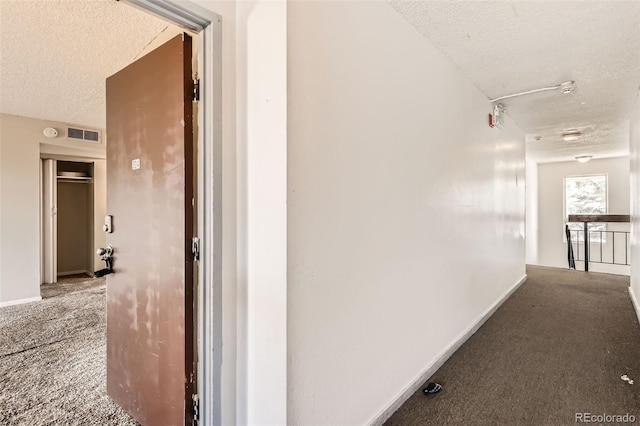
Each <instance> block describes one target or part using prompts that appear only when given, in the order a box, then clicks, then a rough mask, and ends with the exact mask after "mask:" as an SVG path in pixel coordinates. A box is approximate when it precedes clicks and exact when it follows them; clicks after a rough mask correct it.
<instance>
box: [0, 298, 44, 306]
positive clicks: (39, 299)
mask: <svg viewBox="0 0 640 426" xmlns="http://www.w3.org/2000/svg"><path fill="white" fill-rule="evenodd" d="M41 300H42V297H40V296H38V297H29V298H27V299H18V300H10V301H8V302H0V308H4V307H7V306H14V305H22V304H23V303H31V302H39V301H41Z"/></svg>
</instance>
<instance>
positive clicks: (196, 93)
mask: <svg viewBox="0 0 640 426" xmlns="http://www.w3.org/2000/svg"><path fill="white" fill-rule="evenodd" d="M191 100H192V101H194V102H198V101H199V100H200V79H199V78H197V79H195V80H193V97H192V99H191Z"/></svg>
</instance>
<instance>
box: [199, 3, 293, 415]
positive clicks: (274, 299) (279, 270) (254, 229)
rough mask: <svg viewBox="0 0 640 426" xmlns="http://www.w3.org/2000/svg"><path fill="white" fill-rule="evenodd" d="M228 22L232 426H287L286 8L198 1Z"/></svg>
mask: <svg viewBox="0 0 640 426" xmlns="http://www.w3.org/2000/svg"><path fill="white" fill-rule="evenodd" d="M195 3H198V4H199V5H201V6H203V7H205V8H207V9H209V10H211V11H213V12H215V13H217V14H219V15H220V16H221V17H222V43H223V44H222V70H221V71H222V106H223V113H222V144H223V146H222V163H223V164H222V198H223V201H222V226H223V229H222V240H223V241H222V251H223V253H222V289H221V294H220V298H221V300H222V372H221V384H220V386H221V388H220V395H221V407H220V411H221V413H220V419H221V423H222V424H224V425H232V424H233V425H235V424H237V425H246V424H252V425H253V424H255V425H266V424H285V423H286V415H287V409H286V402H287V401H286V380H287V376H286V374H287V371H286V355H287V353H286V326H287V324H286V303H287V299H286V285H287V281H286V254H285V253H286V214H287V211H286V189H287V187H286V164H287V159H286V155H287V154H286V122H287V116H286V105H287V85H286V76H287V56H286V49H287V38H286V31H287V29H286V16H287V2H286V1H285V0H279V1H273V0H247V1H242V2H231V1H210V0H195Z"/></svg>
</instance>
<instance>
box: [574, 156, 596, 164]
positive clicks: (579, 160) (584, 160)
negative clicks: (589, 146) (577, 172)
mask: <svg viewBox="0 0 640 426" xmlns="http://www.w3.org/2000/svg"><path fill="white" fill-rule="evenodd" d="M591 158H593V157H592V156H591V155H581V156H580V157H576V160H578V162H580V163H586V162H587V161H589V160H591Z"/></svg>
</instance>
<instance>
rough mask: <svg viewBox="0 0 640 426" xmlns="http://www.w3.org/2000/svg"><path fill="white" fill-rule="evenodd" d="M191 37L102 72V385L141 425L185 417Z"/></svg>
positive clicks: (189, 370) (189, 325) (189, 389)
mask: <svg viewBox="0 0 640 426" xmlns="http://www.w3.org/2000/svg"><path fill="white" fill-rule="evenodd" d="M192 81H193V80H192V71H191V39H190V37H189V36H187V35H186V34H185V35H182V36H178V37H176V38H174V39H172V40H170V41H169V42H167V43H166V44H164V45H162V46H161V47H159V48H157V49H156V50H154V51H152V52H151V53H149V54H147V55H146V56H143V57H142V58H140V59H138V60H137V61H135V62H134V63H133V64H131V65H129V66H128V67H126V68H124V69H123V70H121V71H120V72H118V73H117V74H114V75H113V76H111V77H109V78H108V79H107V135H108V142H107V214H108V215H111V216H112V230H111V233H109V234H107V244H111V245H112V246H113V270H114V273H113V274H110V275H108V276H107V393H108V394H109V396H110V397H111V398H112V399H113V400H114V401H115V402H117V403H118V404H119V405H121V406H122V407H123V408H124V409H126V410H127V412H129V413H130V414H131V415H132V416H133V417H134V418H135V419H136V420H137V421H138V422H140V423H141V424H143V425H153V426H156V425H180V424H185V423H186V424H190V423H192V409H191V407H192V404H191V402H190V401H191V398H192V393H193V388H194V383H193V381H194V380H195V371H194V356H193V339H194V337H193V336H194V332H193V302H194V301H193V263H192V262H193V260H192V259H193V258H192V255H191V238H192V236H193V184H194V183H193V125H192V109H193V106H192V94H193V83H192Z"/></svg>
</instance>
